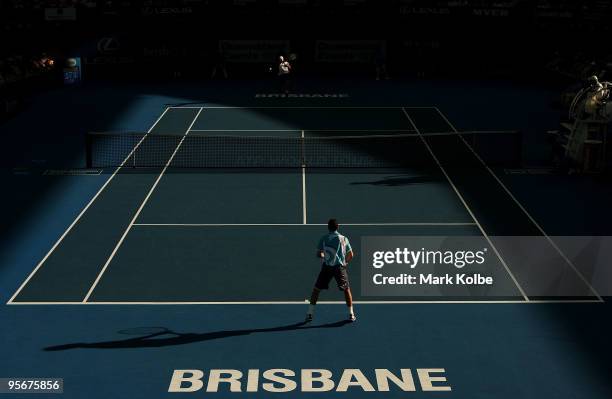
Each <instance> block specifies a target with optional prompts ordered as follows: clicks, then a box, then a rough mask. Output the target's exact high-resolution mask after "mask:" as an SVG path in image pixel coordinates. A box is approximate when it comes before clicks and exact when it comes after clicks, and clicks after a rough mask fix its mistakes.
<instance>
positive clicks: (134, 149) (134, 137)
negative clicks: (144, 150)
mask: <svg viewBox="0 0 612 399" xmlns="http://www.w3.org/2000/svg"><path fill="white" fill-rule="evenodd" d="M130 135H131V136H132V168H136V135H135V134H134V133H130Z"/></svg>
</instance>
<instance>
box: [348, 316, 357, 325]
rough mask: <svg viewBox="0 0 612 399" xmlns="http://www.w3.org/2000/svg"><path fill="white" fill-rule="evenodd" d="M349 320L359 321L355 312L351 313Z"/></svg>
mask: <svg viewBox="0 0 612 399" xmlns="http://www.w3.org/2000/svg"><path fill="white" fill-rule="evenodd" d="M348 321H350V322H351V323H353V322H355V321H357V316H355V315H354V314H350V315H349V317H348Z"/></svg>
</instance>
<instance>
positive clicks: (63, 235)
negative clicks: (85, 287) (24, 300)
mask: <svg viewBox="0 0 612 399" xmlns="http://www.w3.org/2000/svg"><path fill="white" fill-rule="evenodd" d="M169 109H170V108H169V107H168V108H166V109H165V110H164V112H162V114H161V115H160V116H159V117H158V118H157V119H156V120H155V122H154V123H153V125H151V127H150V128H149V130H147V133H146V134H145V135H144V136H143V137H142V138H141V139H140V141H139V142H138V143H136V145H135V146H134V148H133V149H132V150H131V151H130V153H129V154H128V155H127V156H126V157H125V159H124V160H123V162H121V164H120V165H119V166H118V167H117V168H116V169H115V171H114V172H113V174H112V175H110V177H109V178H108V179H107V180H106V182H105V183H104V184H103V185H102V187H100V189H99V190H98V192H97V193H96V195H94V196H93V198H92V199H91V200H89V202H88V203H87V205H85V208H83V210H81V212H80V213H79V214H78V215H77V217H76V219H74V221H73V222H72V223H71V224H70V226H68V228H67V229H66V231H64V233H63V234H62V235H61V236H60V238H59V239H58V240H57V241H56V242H55V244H53V246H52V247H51V249H50V250H49V252H47V254H46V255H45V256H44V257H43V258H42V260H41V261H40V262H39V263H38V265H36V267H35V268H34V270H32V272H31V273H30V275H29V276H28V278H26V279H25V281H24V282H23V283H22V284H21V286H20V287H19V288H18V289H17V291H16V292H15V293H14V294H13V296H12V297H11V299H9V301H8V303H9V304H10V303H12V302H13V301H14V300H15V298H16V297H17V296H18V295H19V293H20V292H21V291H22V290H23V288H24V287H25V286H26V285H27V284H28V282H29V281H30V280H31V279H32V277H34V275H35V274H36V272H38V269H40V268H41V267H42V265H43V264H44V263H45V262H46V260H47V259H48V258H49V256H51V254H52V253H53V251H55V249H56V248H57V247H58V246H59V245H60V243H61V242H62V241H63V240H64V238H65V237H66V236H67V235H68V233H69V232H70V231H71V230H72V228H73V227H74V226H75V225H76V224H77V223H78V222H79V220H81V217H82V216H83V215H84V214H85V212H87V210H88V209H89V208H90V207H91V205H92V204H93V203H94V201H95V200H96V199H97V198H98V197H99V196H100V194H102V192H103V191H104V189H106V187H107V186H108V185H109V183H110V182H111V181H112V180H113V179H114V177H115V175H117V173H118V172H119V170H120V169H121V168H122V167H123V165H124V164H125V163H126V162H127V160H128V159H130V157H131V156H132V154H133V153H134V151H136V149H137V148H138V147H139V146H140V144H141V143H142V142H143V140H144V139H145V138H146V137H147V135H148V134H149V133H151V131H152V130H153V129H154V128H155V126H157V124H158V123H159V121H161V120H162V118H163V117H164V115H166V113H167V112H168V110H169Z"/></svg>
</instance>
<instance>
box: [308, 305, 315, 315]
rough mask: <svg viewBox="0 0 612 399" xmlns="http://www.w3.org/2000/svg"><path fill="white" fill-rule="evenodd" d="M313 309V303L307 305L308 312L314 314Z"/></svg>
mask: <svg viewBox="0 0 612 399" xmlns="http://www.w3.org/2000/svg"><path fill="white" fill-rule="evenodd" d="M314 310H315V305H313V304H310V305H308V314H314Z"/></svg>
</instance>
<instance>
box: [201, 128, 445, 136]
mask: <svg viewBox="0 0 612 399" xmlns="http://www.w3.org/2000/svg"><path fill="white" fill-rule="evenodd" d="M190 131H192V132H303V131H307V132H372V133H374V132H406V133H415V130H413V129H191V130H190ZM446 134H448V133H446ZM389 137H393V136H389Z"/></svg>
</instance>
